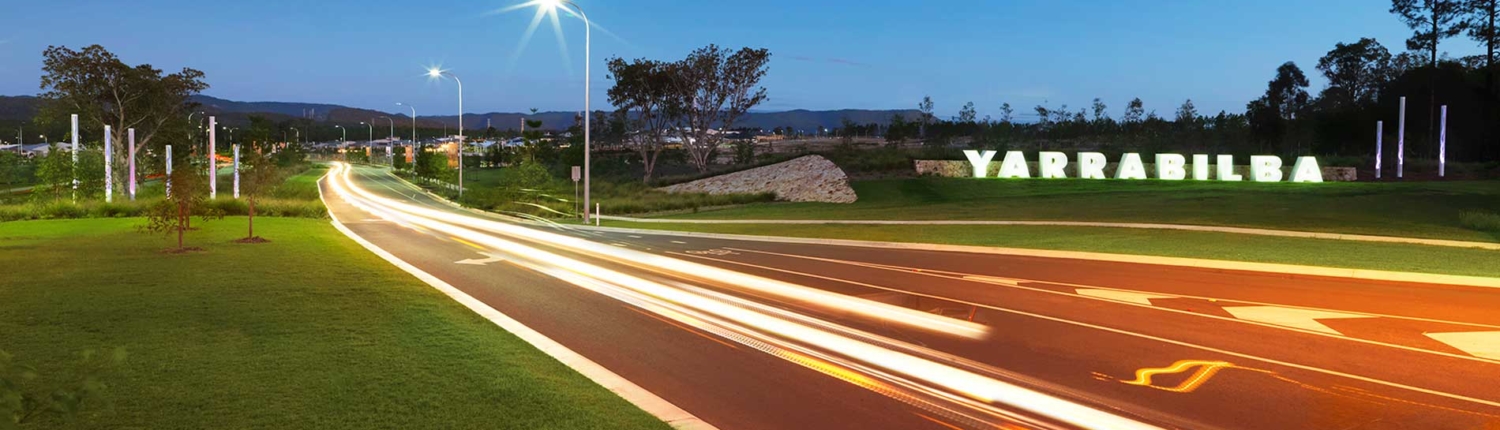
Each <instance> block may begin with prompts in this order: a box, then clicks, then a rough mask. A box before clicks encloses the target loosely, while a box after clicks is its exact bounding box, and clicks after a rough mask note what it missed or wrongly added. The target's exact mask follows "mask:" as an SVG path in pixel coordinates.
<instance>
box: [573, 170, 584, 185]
mask: <svg viewBox="0 0 1500 430" xmlns="http://www.w3.org/2000/svg"><path fill="white" fill-rule="evenodd" d="M579 179H583V168H582V167H578V166H573V182H578V180H579Z"/></svg>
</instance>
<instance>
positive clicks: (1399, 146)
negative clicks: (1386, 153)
mask: <svg viewBox="0 0 1500 430" xmlns="http://www.w3.org/2000/svg"><path fill="white" fill-rule="evenodd" d="M1397 128H1398V130H1399V131H1397V133H1399V134H1400V135H1398V136H1396V179H1401V178H1402V177H1403V175H1404V174H1406V97H1402V98H1401V124H1400V126H1398V127H1397Z"/></svg>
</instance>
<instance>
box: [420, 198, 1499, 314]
mask: <svg viewBox="0 0 1500 430" xmlns="http://www.w3.org/2000/svg"><path fill="white" fill-rule="evenodd" d="M392 176H395V175H392ZM396 178H397V179H400V180H401V181H402V182H406V179H405V178H401V177H399V176H397V177H396ZM406 184H407V185H411V183H410V182H406ZM411 186H413V187H415V185H411ZM417 188H419V189H420V187H417ZM423 192H427V191H426V190H423ZM428 194H429V195H431V196H433V197H436V198H437V199H439V200H440V201H442V202H444V203H447V204H448V205H451V206H453V207H455V208H459V209H463V210H466V211H470V212H475V213H482V214H487V216H492V217H494V216H498V217H504V215H499V214H494V213H490V212H484V211H479V210H475V209H470V208H466V207H464V206H462V205H459V204H457V203H453V202H451V201H448V200H447V199H444V198H442V197H441V196H438V195H436V194H432V193H428ZM506 218H507V219H511V220H513V221H516V222H520V223H525V224H538V223H535V222H532V221H530V220H522V219H519V218H510V217H506ZM600 218H601V219H604V220H611V221H627V222H637V221H638V220H645V219H637V218H630V217H619V216H610V215H605V216H603V217H600ZM657 221H660V222H673V221H669V220H657ZM698 221H713V222H706V223H708V224H714V223H719V224H731V223H742V222H741V221H738V220H724V221H728V222H718V221H720V220H698ZM782 221H794V222H783V223H784V224H795V223H799V222H800V223H804V224H829V222H827V221H802V220H782ZM645 222H651V221H645ZM955 222H972V221H955ZM998 222H1015V223H1032V222H1031V221H995V222H994V223H998ZM868 223H886V224H893V223H897V222H894V221H868ZM1037 223H1048V222H1047V221H1039V222H1037ZM1081 224H1093V223H1081ZM877 225H878V224H877ZM991 225H1004V224H991ZM1011 225H1050V224H1011ZM1141 225H1151V224H1141ZM1157 225H1161V226H1167V227H1184V228H1174V229H1177V230H1188V231H1208V232H1222V233H1235V230H1236V229H1235V228H1232V227H1223V228H1225V229H1230V230H1229V231H1216V230H1195V229H1194V227H1200V226H1178V225H1172V224H1157ZM1091 226H1093V225H1091ZM568 227H569V228H576V229H580V230H589V231H602V232H611V233H625V234H649V235H657V236H676V237H699V238H707V239H725V240H742V241H749V242H769V243H792V244H806V245H834V246H849V247H861V248H886V249H910V250H920V251H940V252H965V253H972V254H991V255H1010V256H1019V257H1037V258H1059V259H1070V260H1092V261H1106V262H1114V263H1133V264H1149V265H1157V266H1174V267H1193V268H1200V269H1211V270H1233V271H1242V272H1257V273H1266V274H1280V275H1300V276H1319V277H1330V278H1347V279H1361V280H1371V281H1393V282H1411V283H1426V284H1441V285H1455V286H1466V287H1484V288H1500V278H1494V277H1482V276H1460V275H1438V274H1427V273H1412V272H1393V271H1384V270H1366V269H1345V268H1337V267H1319V266H1299V265H1294V264H1275V263H1253V262H1242V261H1227V260H1208V259H1198V258H1182V257H1157V256H1148V255H1130V254H1108V253H1102V252H1082V251H1051V250H1044V249H1026V248H1001V247H986V246H970V245H942V244H932V243H909V242H878V241H866V240H849V239H814V238H801V237H783V236H753V235H743V234H723V233H700V232H684V231H670V230H650V229H638V228H623V227H595V226H591V225H569V226H568ZM1095 227H1097V226H1095ZM1136 228H1146V227H1136ZM1207 228H1215V229H1217V228H1220V227H1207ZM1243 230H1255V229H1243ZM1267 231H1270V232H1278V230H1267ZM1288 233H1304V232H1288ZM1309 234H1315V235H1324V234H1327V235H1332V236H1350V235H1337V234H1330V233H1309ZM1288 237H1302V236H1288ZM1370 237H1377V238H1384V237H1385V236H1370ZM1395 239H1403V238H1395ZM1415 240H1425V239H1415ZM1450 242H1457V241H1450ZM1393 243H1408V244H1421V243H1416V242H1393ZM1461 243H1474V244H1479V245H1494V244H1486V243H1482V242H1461ZM1492 249H1500V248H1492Z"/></svg>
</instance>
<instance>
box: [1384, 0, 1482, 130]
mask: <svg viewBox="0 0 1500 430" xmlns="http://www.w3.org/2000/svg"><path fill="white" fill-rule="evenodd" d="M1463 6H1464V5H1463V0H1391V10H1390V12H1391V13H1393V14H1396V15H1397V16H1400V17H1401V21H1402V22H1403V23H1405V24H1406V26H1407V27H1409V28H1411V29H1412V31H1413V33H1412V36H1411V38H1408V39H1406V49H1410V50H1413V51H1427V53H1428V61H1427V65H1428V67H1430V68H1432V69H1433V70H1432V71H1431V72H1430V73H1429V78H1428V80H1427V82H1428V91H1427V94H1428V103H1427V120H1428V124H1427V140H1432V132H1433V129H1434V123H1436V122H1437V121H1434V119H1435V118H1436V116H1437V73H1436V69H1437V66H1438V42H1440V41H1442V40H1443V39H1446V38H1449V37H1453V36H1456V35H1458V34H1459V33H1460V32H1462V31H1463V30H1464V25H1463V22H1462V21H1461V19H1462V18H1463V12H1464V8H1463Z"/></svg>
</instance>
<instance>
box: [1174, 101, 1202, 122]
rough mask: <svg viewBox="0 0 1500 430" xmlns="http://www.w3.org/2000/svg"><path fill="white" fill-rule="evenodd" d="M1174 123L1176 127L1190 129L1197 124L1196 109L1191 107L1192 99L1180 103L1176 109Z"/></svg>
mask: <svg viewBox="0 0 1500 430" xmlns="http://www.w3.org/2000/svg"><path fill="white" fill-rule="evenodd" d="M1176 122H1177V125H1178V126H1184V127H1191V126H1194V125H1196V124H1197V123H1198V108H1197V107H1195V106H1193V99H1187V101H1184V102H1182V106H1179V107H1178V108H1177V118H1176Z"/></svg>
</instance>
